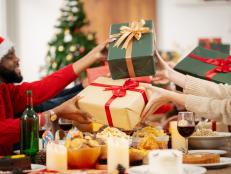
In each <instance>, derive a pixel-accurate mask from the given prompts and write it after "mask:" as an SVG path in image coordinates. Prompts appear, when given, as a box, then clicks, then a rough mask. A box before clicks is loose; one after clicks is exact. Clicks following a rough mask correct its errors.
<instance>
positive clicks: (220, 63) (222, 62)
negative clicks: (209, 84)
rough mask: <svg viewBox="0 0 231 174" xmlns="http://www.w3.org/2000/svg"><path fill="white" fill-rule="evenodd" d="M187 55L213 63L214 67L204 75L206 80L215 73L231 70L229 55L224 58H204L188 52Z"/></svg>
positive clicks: (230, 57)
mask: <svg viewBox="0 0 231 174" xmlns="http://www.w3.org/2000/svg"><path fill="white" fill-rule="evenodd" d="M187 57H189V58H193V59H196V60H199V61H201V62H203V63H207V64H211V65H215V68H213V69H212V70H209V71H208V72H206V74H205V77H206V79H207V80H211V79H212V78H213V77H214V76H215V75H216V74H217V73H229V72H231V55H230V56H228V57H227V58H226V59H222V58H215V59H211V58H205V57H201V56H198V55H195V54H189V55H188V56H187Z"/></svg>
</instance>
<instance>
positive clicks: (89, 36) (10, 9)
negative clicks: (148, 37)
mask: <svg viewBox="0 0 231 174" xmlns="http://www.w3.org/2000/svg"><path fill="white" fill-rule="evenodd" d="M76 2H77V3H76ZM80 4H82V5H83V6H81V5H80ZM84 14H85V15H86V18H84V16H83V15H84ZM139 19H152V20H153V21H154V24H155V28H156V31H157V41H158V45H157V46H158V49H159V50H162V51H176V52H178V53H179V55H183V54H185V53H186V52H188V51H189V50H191V49H193V48H194V47H195V45H197V44H198V39H199V38H214V37H215V38H221V39H222V42H225V43H227V44H231V20H230V19H231V1H229V0H187V1H186V0H142V1H141V0H81V1H80V0H74V1H73V0H0V35H3V36H8V37H9V38H10V39H11V40H12V41H13V42H14V45H15V48H16V53H17V55H18V56H19V57H20V59H21V69H22V73H23V76H24V81H29V82H30V81H34V80H37V79H40V78H41V77H43V76H44V75H45V74H47V73H50V72H52V71H55V70H56V69H58V68H59V67H62V66H64V65H66V64H68V63H71V62H72V61H74V60H75V59H76V57H78V58H80V57H81V56H83V55H84V54H86V53H87V52H88V51H89V50H90V49H91V47H93V46H94V45H95V43H100V42H101V41H103V40H105V39H107V38H108V36H109V27H110V24H112V23H121V22H128V21H133V20H139ZM73 23H75V24H77V25H75V26H73V25H72V24H73ZM55 26H56V27H55ZM73 31H74V33H75V34H76V33H77V35H76V37H77V39H74V37H75V36H74V35H73ZM81 33H84V37H81V35H80V34H81ZM60 34H61V36H60ZM78 34H79V35H78ZM69 42H72V45H69V46H68V49H69V50H70V51H68V52H67V53H66V54H64V53H62V52H66V50H65V49H66V48H65V44H67V43H68V44H69ZM48 43H50V45H49V44H48ZM71 46H73V47H71ZM58 52H59V54H58ZM55 55H56V56H55ZM63 60H65V61H63Z"/></svg>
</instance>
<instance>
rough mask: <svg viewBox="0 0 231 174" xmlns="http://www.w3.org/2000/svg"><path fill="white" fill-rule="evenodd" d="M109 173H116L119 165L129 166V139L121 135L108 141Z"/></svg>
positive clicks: (126, 167)
mask: <svg viewBox="0 0 231 174" xmlns="http://www.w3.org/2000/svg"><path fill="white" fill-rule="evenodd" d="M107 149H108V151H107V162H108V163H107V165H108V173H109V174H110V173H115V172H116V170H117V167H118V165H119V164H120V165H122V166H123V167H124V168H125V170H127V169H128V168H129V140H127V139H124V138H119V137H110V138H108V143H107Z"/></svg>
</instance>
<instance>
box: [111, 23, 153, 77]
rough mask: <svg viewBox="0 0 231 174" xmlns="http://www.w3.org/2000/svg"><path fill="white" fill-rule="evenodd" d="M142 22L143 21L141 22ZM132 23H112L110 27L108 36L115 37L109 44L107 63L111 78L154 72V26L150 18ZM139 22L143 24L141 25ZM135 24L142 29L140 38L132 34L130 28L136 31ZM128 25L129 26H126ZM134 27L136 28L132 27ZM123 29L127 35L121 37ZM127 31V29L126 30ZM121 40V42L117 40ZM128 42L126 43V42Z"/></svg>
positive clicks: (145, 74) (144, 74)
mask: <svg viewBox="0 0 231 174" xmlns="http://www.w3.org/2000/svg"><path fill="white" fill-rule="evenodd" d="M142 22H143V23H142ZM142 22H140V23H138V22H135V23H134V22H133V23H121V24H113V25H111V28H110V37H111V38H113V37H114V38H117V40H116V41H114V42H112V43H110V44H109V51H108V63H109V69H110V72H111V75H112V78H113V79H123V78H131V77H140V76H148V75H154V74H155V61H154V51H155V46H154V38H153V37H154V31H153V29H154V27H153V23H152V21H151V20H147V21H144V20H142ZM141 23H142V24H144V25H143V26H141ZM135 25H138V26H140V27H141V29H140V30H141V31H142V29H143V30H144V32H143V33H141V35H139V36H140V38H139V36H138V34H137V35H135V36H137V38H136V37H135V36H134V37H131V40H130V42H126V41H128V40H129V37H130V36H133V33H132V32H129V31H130V30H132V31H134V32H136V29H137V28H136V27H135ZM128 27H130V28H128ZM134 28H136V29H134ZM123 29H124V34H125V35H126V34H127V37H124V39H121V37H123V36H124V35H123V34H121V35H120V32H121V30H123ZM126 29H127V30H129V31H127V30H126ZM120 41H121V44H119V42H120ZM126 43H128V44H126Z"/></svg>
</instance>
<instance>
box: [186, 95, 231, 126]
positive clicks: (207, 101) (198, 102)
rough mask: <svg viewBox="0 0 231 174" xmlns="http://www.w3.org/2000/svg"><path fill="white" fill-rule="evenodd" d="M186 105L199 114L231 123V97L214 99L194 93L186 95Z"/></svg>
mask: <svg viewBox="0 0 231 174" xmlns="http://www.w3.org/2000/svg"><path fill="white" fill-rule="evenodd" d="M185 107H186V109H187V110H189V111H192V112H194V113H195V114H196V115H198V116H203V117H206V118H209V119H213V120H217V121H222V122H223V123H224V124H227V125H231V97H229V98H225V99H214V98H208V97H200V96H194V95H186V101H185Z"/></svg>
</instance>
